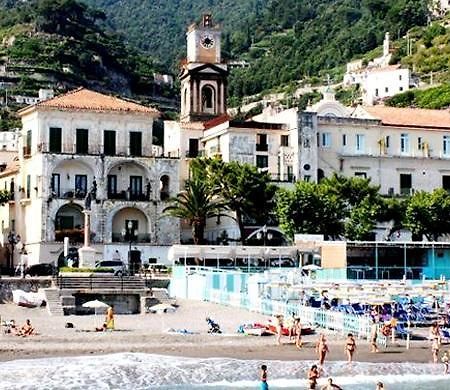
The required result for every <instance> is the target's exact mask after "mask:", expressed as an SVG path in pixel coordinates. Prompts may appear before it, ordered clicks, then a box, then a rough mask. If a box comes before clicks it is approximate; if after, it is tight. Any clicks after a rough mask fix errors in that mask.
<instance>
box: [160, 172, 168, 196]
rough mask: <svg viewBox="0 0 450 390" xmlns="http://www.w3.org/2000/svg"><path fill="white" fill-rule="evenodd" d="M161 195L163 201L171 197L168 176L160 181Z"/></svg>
mask: <svg viewBox="0 0 450 390" xmlns="http://www.w3.org/2000/svg"><path fill="white" fill-rule="evenodd" d="M159 194H160V198H161V200H166V199H168V198H169V197H170V178H169V176H167V175H164V176H161V179H159Z"/></svg>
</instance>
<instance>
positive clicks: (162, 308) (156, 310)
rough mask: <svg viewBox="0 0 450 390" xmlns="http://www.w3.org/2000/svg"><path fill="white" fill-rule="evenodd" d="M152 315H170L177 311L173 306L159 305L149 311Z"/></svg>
mask: <svg viewBox="0 0 450 390" xmlns="http://www.w3.org/2000/svg"><path fill="white" fill-rule="evenodd" d="M148 310H149V311H150V312H152V313H170V312H174V311H175V310H176V308H175V307H173V306H172V305H167V304H165V303H159V304H157V305H154V306H152V307H150V308H149V309H148Z"/></svg>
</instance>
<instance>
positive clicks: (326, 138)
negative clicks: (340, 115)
mask: <svg viewBox="0 0 450 390" xmlns="http://www.w3.org/2000/svg"><path fill="white" fill-rule="evenodd" d="M330 146H331V133H322V147H324V148H329V147H330Z"/></svg>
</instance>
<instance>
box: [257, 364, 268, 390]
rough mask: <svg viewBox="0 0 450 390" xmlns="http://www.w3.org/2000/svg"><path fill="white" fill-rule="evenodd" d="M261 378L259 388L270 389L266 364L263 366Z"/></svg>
mask: <svg viewBox="0 0 450 390" xmlns="http://www.w3.org/2000/svg"><path fill="white" fill-rule="evenodd" d="M259 379H260V381H261V382H260V386H259V388H260V389H261V390H269V385H268V384H267V366H266V365H265V364H263V365H262V366H261V372H260V375H259Z"/></svg>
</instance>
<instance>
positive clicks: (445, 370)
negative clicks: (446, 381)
mask: <svg viewBox="0 0 450 390" xmlns="http://www.w3.org/2000/svg"><path fill="white" fill-rule="evenodd" d="M441 361H442V363H444V375H447V374H448V361H449V356H448V352H447V351H445V352H444V355H443V356H442V359H441Z"/></svg>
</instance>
